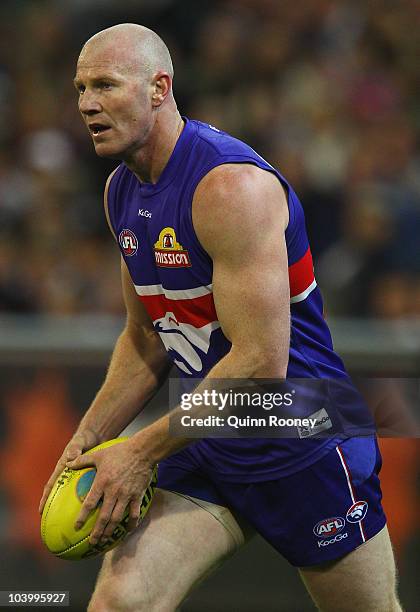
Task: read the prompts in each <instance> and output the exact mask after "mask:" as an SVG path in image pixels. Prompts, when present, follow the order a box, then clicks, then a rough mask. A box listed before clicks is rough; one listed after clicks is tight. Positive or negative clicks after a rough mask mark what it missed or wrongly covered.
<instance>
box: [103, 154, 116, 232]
mask: <svg viewBox="0 0 420 612" xmlns="http://www.w3.org/2000/svg"><path fill="white" fill-rule="evenodd" d="M118 168H119V166H117V167H116V168H115V170H113V171H112V172H111V174H110V175H109V176H108V178H107V181H106V183H105V189H104V211H105V218H106V220H107V223H108V227H109V229H110V231H111V234H112V235H113V236H114V239H115V242H118V240H117V237H116V235H115V232H114V228H113V227H112V223H111V218H110V215H109V205H108V192H109V186H110V184H111V181H112V179H113V178H114V175H115V173H116V172H117V170H118Z"/></svg>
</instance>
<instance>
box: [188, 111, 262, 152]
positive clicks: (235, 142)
mask: <svg viewBox="0 0 420 612" xmlns="http://www.w3.org/2000/svg"><path fill="white" fill-rule="evenodd" d="M190 121H191V122H192V123H193V124H194V126H195V129H196V134H197V139H198V143H199V146H200V145H201V146H202V147H205V148H211V149H213V151H214V152H215V153H216V154H218V155H232V154H233V155H234V154H236V155H247V156H250V155H251V156H253V155H256V153H255V151H254V150H253V149H252V148H251V147H250V146H249V145H248V144H246V143H245V142H243V141H242V140H239V138H236V137H235V136H232V135H231V134H229V133H228V132H225V131H223V130H221V129H219V128H218V127H215V126H214V125H211V124H210V123H204V122H203V121H198V120H196V119H191V120H190Z"/></svg>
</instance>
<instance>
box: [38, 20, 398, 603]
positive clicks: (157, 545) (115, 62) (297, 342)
mask: <svg viewBox="0 0 420 612" xmlns="http://www.w3.org/2000/svg"><path fill="white" fill-rule="evenodd" d="M172 78H173V69H172V63H171V58H170V55H169V52H168V50H167V48H166V46H165V44H164V43H163V41H162V40H161V39H160V38H159V37H158V36H157V35H156V34H155V33H154V32H152V31H150V30H148V29H146V28H144V27H141V26H138V25H134V24H122V25H118V26H114V27H112V28H109V29H106V30H104V31H102V32H99V33H98V34H96V35H95V36H93V37H92V38H91V39H90V40H88V42H87V43H86V44H85V46H84V47H83V49H82V51H81V54H80V57H79V60H78V64H77V72H76V77H75V81H74V82H75V86H76V89H77V91H78V93H79V110H80V112H81V115H82V117H83V120H84V121H85V123H86V125H87V127H88V129H89V131H90V133H91V136H92V140H93V143H94V147H95V150H96V153H97V154H98V155H99V156H102V157H110V158H117V159H120V160H122V162H123V163H122V164H121V165H120V166H119V167H118V168H117V169H116V170H115V171H114V172H113V173H112V174H111V176H110V178H109V179H108V182H107V185H106V191H105V211H106V214H107V218H108V221H109V224H110V227H111V230H112V232H113V233H114V236H115V239H116V240H117V242H118V244H119V246H120V250H121V252H122V266H121V270H122V283H123V292H124V298H125V303H126V306H127V322H126V326H125V329H124V331H123V332H122V334H121V336H120V338H119V339H118V341H117V343H116V346H115V350H114V353H113V357H112V360H111V364H110V367H109V371H108V374H107V377H106V379H105V382H104V384H103V386H102V388H101V389H100V391H99V393H98V395H97V397H96V398H95V400H94V401H93V403H92V405H91V406H90V408H89V410H88V411H87V413H86V415H85V416H84V417H83V419H82V421H81V423H80V425H79V427H78V429H77V431H76V433H75V435H74V436H73V438H72V440H71V441H70V443H69V444H68V446H67V448H66V449H65V451H64V453H63V455H62V457H61V459H60V460H59V462H58V464H57V467H56V469H55V471H54V473H53V474H52V476H51V478H50V480H49V482H48V483H47V485H46V487H45V490H44V495H43V498H42V500H41V509H42V507H43V504H44V503H45V499H46V497H47V495H48V493H49V491H50V489H51V486H52V484H53V482H54V480H55V478H56V477H57V475H58V473H59V472H60V471H61V470H62V469H63V467H64V465H66V463H67V465H70V466H71V467H73V468H80V467H83V466H86V465H95V466H96V468H97V475H96V478H95V481H94V484H93V486H92V489H91V491H90V493H89V495H88V496H87V498H86V500H85V502H84V504H83V507H82V510H81V513H80V515H79V518H78V524H79V525H81V524H82V523H83V521H84V520H85V519H86V517H87V515H88V513H89V512H90V511H91V510H92V509H93V508H94V507H95V506H96V504H97V503H98V501H99V500H100V499H101V498H103V502H102V507H101V511H100V515H99V518H98V521H97V524H96V526H95V529H94V530H93V532H92V535H91V538H90V541H91V542H92V543H93V544H95V543H98V542H101V541H103V540H105V539H106V538H107V537H108V536H109V535H110V534H112V532H113V530H114V528H115V526H116V524H117V522H118V521H119V520H120V519H121V517H122V515H123V512H124V510H125V508H126V507H127V506H129V508H130V522H129V528H130V530H131V531H132V532H131V533H130V535H129V536H128V537H127V539H126V540H125V541H124V542H123V543H122V544H121V545H119V546H118V547H117V548H116V549H115V550H114V551H112V552H110V553H108V554H107V555H105V559H104V563H103V567H102V570H101V573H100V576H99V578H98V583H97V585H96V589H95V592H94V594H93V597H92V600H91V603H90V608H89V609H90V610H91V611H93V610H95V611H96V610H98V611H99V610H101V611H102V610H103V611H105V610H106V611H108V610H109V611H110V610H124V611H128V610H136V611H139V610H147V611H148V612H152V611H154V610H156V611H157V610H159V611H160V612H162V611H166V610H168V611H169V610H175V609H176V607H177V606H178V605H179V604H180V603H181V602H182V600H183V599H184V598H185V597H186V595H187V594H188V593H189V592H190V590H191V589H192V588H193V586H194V584H196V583H197V582H198V581H199V580H200V579H201V578H202V577H203V576H204V575H206V574H207V573H208V572H209V571H210V570H211V569H212V568H214V567H215V566H217V565H218V564H219V563H220V562H221V561H222V560H223V559H225V558H226V557H227V556H229V555H231V554H232V553H233V552H234V551H235V550H236V549H237V548H238V546H240V545H241V544H242V543H243V542H244V539H245V536H244V531H243V530H242V528H241V525H240V521H239V522H238V520H237V518H236V517H237V516H242V517H244V518H245V519H246V520H247V521H248V522H250V523H251V525H252V526H253V527H255V528H256V529H257V530H258V531H259V532H260V533H261V534H262V535H263V536H264V537H265V538H266V539H267V540H268V541H269V542H270V543H271V544H272V545H273V546H275V547H276V548H277V550H279V552H281V553H282V554H283V555H284V556H285V557H286V558H287V559H288V560H289V561H290V562H291V563H293V564H294V565H295V566H297V567H298V568H299V571H300V574H301V576H302V579H303V581H304V583H305V585H306V587H307V589H308V591H309V592H310V594H311V596H312V598H313V599H314V601H315V602H316V604H317V606H318V607H319V608H320V609H322V610H334V612H337V611H346V610H350V609H351V610H353V609H361V610H364V611H372V612H373V611H375V612H377V611H378V610H381V611H384V612H385V611H389V612H391V611H394V610H400V607H399V604H398V602H397V598H396V594H395V565H394V560H393V554H392V550H391V545H390V542H389V537H388V533H387V529H386V526H385V518H384V515H383V512H382V508H381V506H380V490H379V485H378V479H377V471H378V470H379V466H380V458H379V455H378V451H377V448H376V446H375V441H374V439H373V438H370V437H367V438H366V439H349V440H345V441H344V442H342V441H340V440H338V439H335V438H334V437H333V436H331V437H330V438H323V439H316V438H313V439H295V440H281V439H280V440H261V439H255V440H250V439H239V440H238V439H223V438H222V439H213V438H208V439H202V440H199V441H198V442H196V443H195V444H190V442H191V440H188V439H186V438H180V437H173V436H170V434H169V417H168V416H165V417H163V418H160V419H159V420H157V421H155V422H154V423H152V424H151V425H150V426H148V427H146V428H145V429H143V430H141V431H139V432H138V433H136V434H135V435H134V436H132V437H131V438H130V439H129V440H128V441H127V442H124V443H121V444H119V445H116V446H113V447H111V448H109V449H106V450H102V451H99V452H97V453H96V454H94V455H91V456H90V457H80V454H81V453H82V451H83V450H86V449H88V448H91V447H93V446H94V445H96V444H98V443H99V442H101V441H103V440H106V439H110V438H113V437H115V436H117V435H118V434H119V433H120V432H121V431H122V430H123V429H124V427H125V426H126V425H127V424H128V423H129V422H130V421H131V420H132V419H133V417H134V416H135V415H137V414H138V412H139V411H140V410H141V409H142V407H143V406H144V404H145V403H146V402H147V401H148V400H149V398H150V397H151V396H152V395H153V394H154V392H155V391H156V390H157V388H158V387H159V385H160V384H161V382H162V381H163V380H164V378H165V377H166V376H167V374H168V369H169V366H170V363H171V362H173V363H175V365H176V367H177V368H178V370H179V371H180V373H181V374H182V376H183V377H184V378H186V379H188V378H193V377H199V376H201V377H202V378H204V382H203V384H205V381H206V380H208V379H209V378H212V379H216V378H231V379H248V378H277V379H282V378H285V377H286V375H288V376H289V377H290V376H294V377H301V378H305V377H312V378H317V377H318V378H327V377H331V378H334V377H340V376H341V377H344V376H345V371H344V367H343V364H342V362H341V360H340V359H339V358H338V357H337V355H336V354H335V353H334V352H333V350H332V346H331V341H330V337H329V333H328V329H327V327H326V324H325V322H324V321H323V318H322V301H321V297H320V294H319V290H318V288H317V286H316V282H315V279H314V276H313V267H312V261H311V255H310V250H309V246H308V243H307V237H306V232H305V228H304V220H303V212H302V209H301V206H300V203H299V201H298V199H297V197H296V195H295V193H294V192H293V190H292V188H291V187H290V185H288V184H287V182H286V181H285V180H284V179H283V177H281V176H280V175H279V174H278V172H277V171H275V170H274V169H273V168H272V167H271V166H269V164H267V162H265V161H264V160H263V159H262V158H261V157H260V156H258V155H257V154H256V153H255V152H254V151H253V150H252V149H250V147H248V146H247V145H245V144H244V143H241V142H240V141H237V140H235V139H233V138H231V137H230V136H228V135H226V134H224V133H221V132H220V131H219V130H217V129H216V128H213V127H212V126H208V125H206V124H202V123H199V122H194V121H189V120H186V119H185V120H184V119H183V118H182V117H181V116H180V114H179V112H178V110H177V107H176V104H175V100H174V98H173V93H172ZM267 95H269V93H268V94H267ZM326 418H327V419H328V418H329V417H326ZM158 462H159V477H158V486H159V489H158V490H157V493H156V495H155V498H154V501H153V503H152V506H151V509H150V511H149V514H148V516H147V518H146V519H145V521H144V522H143V523H142V524H141V525H139V526H137V518H138V515H139V508H140V501H141V498H142V494H143V491H144V489H145V487H146V485H147V483H148V481H149V479H150V476H151V473H152V469H153V466H154V465H156V464H157V463H158ZM353 506H354V507H353ZM296 509H299V512H298V513H297V512H296ZM346 512H347V516H348V517H349V518H348V519H343V518H342V516H343V514H344V516H346ZM331 517H332V518H331ZM331 585H339V588H335V586H334V588H331Z"/></svg>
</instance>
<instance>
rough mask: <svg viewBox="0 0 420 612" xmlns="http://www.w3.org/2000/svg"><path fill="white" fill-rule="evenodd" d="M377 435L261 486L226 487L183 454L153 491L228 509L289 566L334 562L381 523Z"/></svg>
mask: <svg viewBox="0 0 420 612" xmlns="http://www.w3.org/2000/svg"><path fill="white" fill-rule="evenodd" d="M381 465H382V461H381V455H380V452H379V448H378V445H377V441H376V439H375V438H374V437H368V438H349V439H348V440H345V441H343V442H342V443H341V444H339V445H338V446H336V447H335V448H334V449H333V450H331V451H330V452H329V453H328V454H326V455H325V456H324V457H323V458H322V459H320V460H319V461H317V462H316V463H314V464H313V465H311V466H309V467H307V468H305V469H303V470H301V471H298V472H295V473H294V474H291V475H290V476H285V477H283V478H278V479H275V480H267V481H264V482H255V483H249V482H247V483H241V482H240V481H239V479H238V482H234V483H232V482H224V481H223V480H219V479H218V478H217V475H215V474H214V473H210V471H209V470H208V469H206V466H205V465H198V463H197V460H196V458H195V456H194V455H193V453H191V452H190V450H189V449H188V447H187V448H185V449H183V450H182V451H180V452H178V453H176V454H175V455H172V456H171V457H168V458H167V459H165V460H164V461H162V462H161V463H160V464H159V472H158V486H159V487H160V488H162V489H167V490H169V491H175V492H178V493H182V494H184V495H190V496H192V497H197V498H199V499H203V500H206V501H209V502H213V503H215V504H219V505H222V506H227V507H228V508H230V509H231V510H232V511H233V512H234V513H235V514H236V515H239V516H240V517H243V518H245V520H246V521H247V522H248V523H250V524H251V525H252V527H253V528H255V529H256V531H257V532H258V533H259V534H260V535H261V536H262V537H263V538H264V539H265V540H267V542H269V543H270V544H271V545H272V546H273V547H274V548H275V549H276V550H277V551H278V552H279V553H281V554H282V555H283V556H284V557H285V558H286V559H287V560H288V561H289V562H290V563H291V564H292V565H295V566H298V567H305V566H310V565H318V564H320V563H324V562H326V561H332V560H334V559H337V558H339V557H342V556H343V555H345V554H347V553H349V552H350V551H352V550H354V549H355V548H357V547H358V546H360V545H361V544H363V543H364V542H365V541H366V540H368V539H369V538H371V537H373V536H374V535H376V534H377V533H378V532H379V531H380V530H381V529H382V528H383V527H384V525H385V523H386V518H385V514H384V511H383V509H382V505H381V498H382V494H381V489H380V484H379V478H378V474H379V471H380V468H381Z"/></svg>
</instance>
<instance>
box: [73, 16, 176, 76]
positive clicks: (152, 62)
mask: <svg viewBox="0 0 420 612" xmlns="http://www.w3.org/2000/svg"><path fill="white" fill-rule="evenodd" d="M92 53H93V54H95V55H96V56H97V57H98V61H101V60H100V58H101V57H102V58H103V61H104V62H105V61H107V59H108V58H110V57H112V59H113V61H114V63H116V64H118V66H119V68H120V69H124V68H125V69H127V70H130V71H135V72H137V71H138V73H139V76H143V77H148V78H150V77H151V76H153V75H154V74H156V73H157V72H161V71H162V72H166V73H168V74H169V76H170V77H171V79H172V78H173V74H174V70H173V66H172V60H171V56H170V53H169V50H168V47H167V46H166V45H165V43H164V42H163V40H162V39H161V38H160V36H158V35H157V34H156V32H153V30H149V28H145V27H144V26H141V25H138V24H135V23H120V24H118V25H115V26H112V27H110V28H106V29H105V30H101V31H100V32H98V33H97V34H95V35H94V36H92V37H91V38H89V40H88V41H87V42H86V43H85V45H84V46H83V48H82V51H81V53H80V57H79V63H80V62H82V63H83V60H84V58H85V57H86V55H87V54H89V56H90V57H91V56H92Z"/></svg>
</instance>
